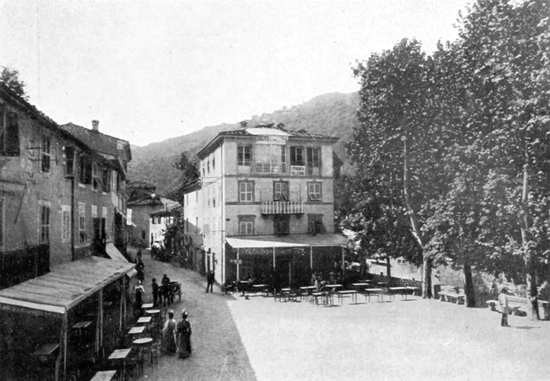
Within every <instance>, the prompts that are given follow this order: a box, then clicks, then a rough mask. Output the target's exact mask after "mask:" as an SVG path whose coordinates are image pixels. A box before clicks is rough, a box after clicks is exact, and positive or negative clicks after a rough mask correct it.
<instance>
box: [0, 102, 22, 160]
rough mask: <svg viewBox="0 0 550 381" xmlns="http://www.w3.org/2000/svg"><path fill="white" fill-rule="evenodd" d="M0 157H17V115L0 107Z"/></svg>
mask: <svg viewBox="0 0 550 381" xmlns="http://www.w3.org/2000/svg"><path fill="white" fill-rule="evenodd" d="M0 155H4V156H19V123H18V118H17V113H15V112H7V111H6V107H5V106H4V105H0Z"/></svg>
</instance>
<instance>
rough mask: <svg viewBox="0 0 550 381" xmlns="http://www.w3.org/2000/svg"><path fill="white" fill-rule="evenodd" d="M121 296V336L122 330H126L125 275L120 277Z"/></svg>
mask: <svg viewBox="0 0 550 381" xmlns="http://www.w3.org/2000/svg"><path fill="white" fill-rule="evenodd" d="M121 293H122V296H121V300H122V301H121V302H120V303H121V305H122V315H121V316H122V317H121V320H122V323H121V327H120V329H121V334H124V330H125V329H126V275H125V276H123V277H122V290H121Z"/></svg>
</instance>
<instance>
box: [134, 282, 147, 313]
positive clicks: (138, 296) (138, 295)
mask: <svg viewBox="0 0 550 381" xmlns="http://www.w3.org/2000/svg"><path fill="white" fill-rule="evenodd" d="M144 294H145V288H143V284H141V281H140V280H138V284H137V285H136V288H135V299H134V315H135V316H139V315H141V305H142V304H143V295H144Z"/></svg>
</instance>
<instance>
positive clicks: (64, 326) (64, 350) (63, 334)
mask: <svg viewBox="0 0 550 381" xmlns="http://www.w3.org/2000/svg"><path fill="white" fill-rule="evenodd" d="M68 314H69V311H65V314H63V322H62V323H61V350H62V352H61V353H62V356H63V378H62V380H63V381H65V380H66V379H67V343H68V339H67V332H68V330H69V316H68Z"/></svg>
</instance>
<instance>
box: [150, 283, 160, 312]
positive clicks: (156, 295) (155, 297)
mask: <svg viewBox="0 0 550 381" xmlns="http://www.w3.org/2000/svg"><path fill="white" fill-rule="evenodd" d="M151 288H152V289H153V305H154V306H155V307H157V306H158V303H159V285H158V283H157V280H156V279H155V278H153V283H152V284H151Z"/></svg>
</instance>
